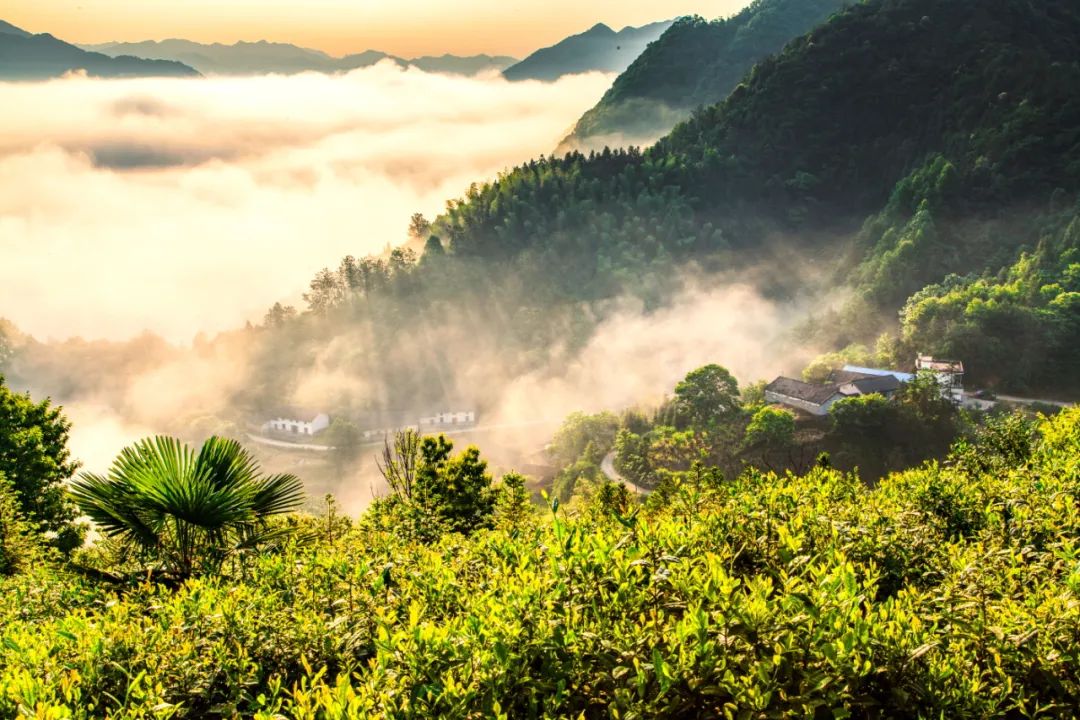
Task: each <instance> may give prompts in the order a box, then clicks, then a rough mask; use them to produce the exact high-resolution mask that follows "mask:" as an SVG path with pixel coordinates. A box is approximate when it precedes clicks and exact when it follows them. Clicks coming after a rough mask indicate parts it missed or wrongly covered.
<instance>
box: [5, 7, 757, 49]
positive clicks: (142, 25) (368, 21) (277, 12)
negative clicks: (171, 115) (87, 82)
mask: <svg viewBox="0 0 1080 720" xmlns="http://www.w3.org/2000/svg"><path fill="white" fill-rule="evenodd" d="M744 5H746V2H745V0H679V2H674V3H654V2H645V1H644V0H624V1H623V2H615V1H614V0H604V1H603V2H591V3H580V2H571V1H570V0H557V1H556V2H548V3H529V4H524V3H520V2H513V3H508V2H499V1H498V0H464V2H456V3H447V2H441V1H440V0H404V1H403V2H388V1H387V0H376V1H374V2H372V1H371V0H309V1H308V2H304V3H293V2H282V1H281V0H272V1H271V2H264V1H258V0H213V1H211V0H188V1H187V2H173V1H172V0H48V1H47V2H42V0H8V2H5V3H4V10H3V19H5V20H7V21H8V22H11V23H14V24H15V25H18V26H19V27H22V28H25V29H26V30H29V31H30V32H35V33H41V32H48V33H52V34H53V35H55V36H57V37H59V38H62V39H64V40H68V41H69V42H78V43H101V42H110V41H132V42H134V41H140V40H163V39H166V38H178V37H182V38H186V39H189V40H195V41H198V42H221V43H226V44H231V43H234V42H237V41H239V40H244V41H248V42H254V41H257V40H269V41H277V42H290V43H295V44H297V45H303V46H306V47H312V48H317V49H319V50H323V51H325V52H328V53H330V54H335V55H341V54H347V53H353V52H360V51H363V50H367V49H375V50H382V51H384V52H389V53H394V54H398V55H402V56H418V55H442V54H443V53H456V54H482V53H486V54H502V55H513V56H516V57H525V56H526V55H528V54H529V53H531V52H533V51H534V50H536V49H537V48H539V47H543V46H546V45H551V44H554V43H556V42H558V41H559V40H561V39H562V38H564V37H565V36H567V35H571V34H574V33H579V32H583V31H584V30H587V29H588V28H590V27H592V26H593V25H595V24H596V23H598V22H603V23H607V24H608V25H610V26H611V27H613V28H614V29H616V30H619V29H621V28H622V27H624V26H626V25H635V26H637V25H644V24H647V23H651V22H656V21H658V20H666V19H670V18H673V17H678V16H680V15H689V14H698V15H702V16H705V17H708V18H714V17H719V16H726V15H730V14H731V13H733V12H736V11H738V10H739V9H740V8H742V7H743V6H744Z"/></svg>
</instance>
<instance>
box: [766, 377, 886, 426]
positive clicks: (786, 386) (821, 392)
mask: <svg viewBox="0 0 1080 720" xmlns="http://www.w3.org/2000/svg"><path fill="white" fill-rule="evenodd" d="M831 380H832V382H829V383H827V384H825V385H814V384H812V383H805V382H803V381H802V380H794V379H792V378H788V377H778V378H776V379H775V380H773V381H772V382H771V383H769V384H768V385H766V386H765V399H766V400H768V401H769V402H771V403H779V404H781V405H788V406H790V407H794V408H798V409H800V410H804V411H806V412H808V413H810V414H811V415H828V414H829V410H830V409H831V408H832V406H833V405H835V404H836V403H837V402H838V401H840V400H843V399H844V398H849V397H855V396H857V395H870V394H878V395H884V396H885V397H892V396H893V395H894V394H895V393H896V391H897V390H898V389H899V388H900V381H899V380H897V379H896V377H894V376H893V375H891V374H888V373H886V374H884V375H871V374H865V373H858V372H851V371H847V370H838V371H836V372H834V373H833V375H832V378H831Z"/></svg>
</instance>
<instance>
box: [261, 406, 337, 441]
mask: <svg viewBox="0 0 1080 720" xmlns="http://www.w3.org/2000/svg"><path fill="white" fill-rule="evenodd" d="M328 427H330V416H329V415H328V414H327V413H324V412H321V411H319V410H308V409H303V408H283V409H281V410H278V411H276V412H274V413H272V417H271V418H270V419H269V420H267V421H266V422H264V423H263V426H262V428H263V430H264V431H271V432H278V433H287V434H291V435H307V436H311V435H317V434H319V433H320V432H322V431H323V430H325V429H326V428H328Z"/></svg>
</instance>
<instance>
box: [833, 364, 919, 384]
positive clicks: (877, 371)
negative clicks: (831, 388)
mask: <svg viewBox="0 0 1080 720" xmlns="http://www.w3.org/2000/svg"><path fill="white" fill-rule="evenodd" d="M840 372H848V373H851V375H852V376H867V375H869V376H874V377H878V378H881V377H885V376H890V375H891V376H892V377H894V378H896V379H897V380H900V381H901V382H910V381H912V380H915V376H914V375H912V373H910V372H901V371H899V370H886V369H885V368H879V367H862V366H861V365H845V366H843V370H837V373H840ZM856 379H858V377H852V380H856ZM836 382H843V380H841V379H837V380H836ZM848 382H850V380H848Z"/></svg>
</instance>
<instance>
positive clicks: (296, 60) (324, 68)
mask: <svg viewBox="0 0 1080 720" xmlns="http://www.w3.org/2000/svg"><path fill="white" fill-rule="evenodd" d="M82 47H83V49H86V50H92V51H95V52H100V53H103V54H105V55H112V56H115V55H137V56H139V57H145V58H154V59H158V60H174V61H178V62H182V63H185V64H187V65H190V66H191V67H193V68H195V69H196V70H198V71H199V72H201V73H204V74H207V75H248V74H263V73H282V74H294V73H301V72H312V71H314V72H324V73H334V72H347V71H349V70H355V69H357V68H363V67H369V66H371V65H375V64H376V63H379V62H382V61H384V60H390V61H392V62H394V63H396V64H398V65H399V66H401V67H410V66H411V67H417V68H419V69H421V70H424V71H425V72H435V73H448V74H453V75H479V74H482V73H485V72H498V71H500V70H502V69H504V68H506V67H509V66H510V65H512V64H514V63H515V62H517V60H516V59H515V58H512V57H506V56H491V55H471V56H457V55H449V54H447V55H442V56H439V57H434V56H424V57H418V58H411V59H407V58H400V57H397V56H394V55H390V54H389V53H385V52H381V51H379V50H365V51H364V52H360V53H354V54H350V55H345V56H343V57H334V56H332V55H328V54H327V53H324V52H322V51H321V50H313V49H310V48H303V47H300V46H298V45H293V44H291V43H275V42H267V41H266V40H260V41H258V42H244V41H241V42H237V43H233V44H232V45H225V44H222V43H209V44H207V43H197V42H193V41H191V40H182V39H169V40H160V41H159V40H145V41H142V42H109V43H100V44H96V45H83V46H82Z"/></svg>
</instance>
